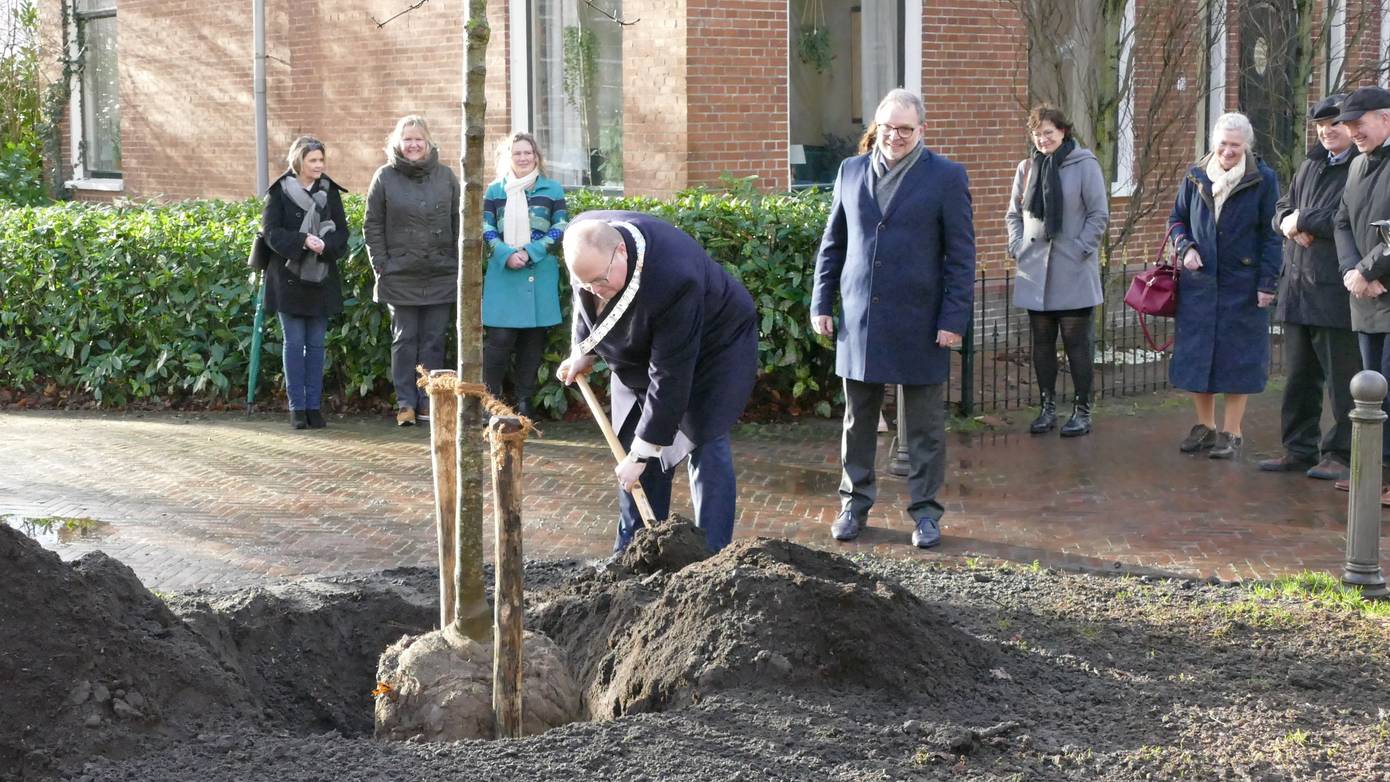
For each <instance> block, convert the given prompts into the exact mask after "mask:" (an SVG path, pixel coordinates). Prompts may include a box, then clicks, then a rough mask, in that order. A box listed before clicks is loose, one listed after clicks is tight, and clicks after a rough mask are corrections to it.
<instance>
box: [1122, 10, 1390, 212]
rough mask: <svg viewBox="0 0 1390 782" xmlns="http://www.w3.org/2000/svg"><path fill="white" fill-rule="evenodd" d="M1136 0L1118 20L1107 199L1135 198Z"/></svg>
mask: <svg viewBox="0 0 1390 782" xmlns="http://www.w3.org/2000/svg"><path fill="white" fill-rule="evenodd" d="M1387 2H1390V0H1387ZM1135 14H1136V11H1135V0H1126V1H1125V13H1124V17H1123V18H1122V19H1121V20H1120V61H1119V63H1118V66H1119V67H1117V68H1116V69H1115V70H1116V71H1117V72H1118V74H1119V76H1118V78H1119V83H1118V85H1117V88H1118V89H1120V90H1123V91H1124V97H1123V99H1122V100H1121V101H1120V105H1119V107H1118V110H1117V117H1116V122H1115V181H1114V182H1111V183H1110V195H1112V196H1116V197H1128V196H1131V195H1134V189H1135V183H1134V91H1135V90H1134V85H1133V84H1129V85H1128V87H1126V83H1127V82H1129V80H1130V73H1131V71H1132V69H1133V68H1134V27H1135V24H1136V21H1135Z"/></svg>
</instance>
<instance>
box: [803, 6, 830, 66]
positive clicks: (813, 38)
mask: <svg viewBox="0 0 1390 782" xmlns="http://www.w3.org/2000/svg"><path fill="white" fill-rule="evenodd" d="M806 11H807V12H808V13H807V14H806V16H810V17H811V23H810V24H805V23H804V20H805V16H803V17H802V19H803V24H802V25H801V34H800V35H799V36H797V40H796V52H797V55H798V56H799V57H801V61H802V62H804V63H806V64H807V65H809V66H811V67H812V68H815V69H816V73H825V72H826V71H828V70H830V61H831V60H834V59H835V54H834V52H833V51H831V45H830V26H829V25H827V24H826V23H825V5H824V0H810V4H809V5H808V7H807V8H806Z"/></svg>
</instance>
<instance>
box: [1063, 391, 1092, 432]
mask: <svg viewBox="0 0 1390 782" xmlns="http://www.w3.org/2000/svg"><path fill="white" fill-rule="evenodd" d="M1090 433H1091V402H1090V400H1089V399H1078V400H1076V406H1075V407H1073V408H1072V411H1071V418H1068V419H1067V422H1066V423H1065V424H1062V436H1063V437H1080V436H1082V435H1084V434H1090Z"/></svg>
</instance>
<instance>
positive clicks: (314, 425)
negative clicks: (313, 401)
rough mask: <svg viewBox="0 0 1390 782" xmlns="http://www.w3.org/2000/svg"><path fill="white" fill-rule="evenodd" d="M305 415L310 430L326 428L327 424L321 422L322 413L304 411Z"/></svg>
mask: <svg viewBox="0 0 1390 782" xmlns="http://www.w3.org/2000/svg"><path fill="white" fill-rule="evenodd" d="M305 413H306V414H307V417H308V419H309V428H310V429H322V428H324V427H325V426H328V422H327V421H325V420H323V413H322V412H321V411H318V410H306V411H305Z"/></svg>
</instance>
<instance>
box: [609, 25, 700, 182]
mask: <svg viewBox="0 0 1390 782" xmlns="http://www.w3.org/2000/svg"><path fill="white" fill-rule="evenodd" d="M687 14H688V10H687V2H686V0H627V1H626V2H625V3H624V4H623V15H624V16H625V17H627V18H628V19H637V20H639V21H638V22H637V23H636V24H635V25H633V27H634V28H637V27H639V26H640V28H641V29H640V30H634V31H633V32H631V33H628V34H625V35H624V36H623V150H624V154H623V187H624V189H625V190H626V191H627V192H629V193H662V194H665V193H674V192H675V191H677V190H680V189H681V188H683V187H685V186H686V185H687V184H689V181H690V146H689V145H690V128H689V102H688V99H687V96H686V83H687V78H688V76H689V65H688V60H689V57H688V52H689V47H688V46H687V41H686V39H687V37H688V33H689V30H690V24H689V19H688V16H687Z"/></svg>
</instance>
